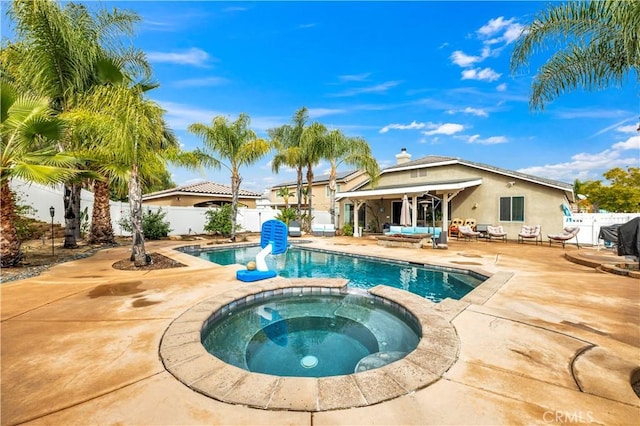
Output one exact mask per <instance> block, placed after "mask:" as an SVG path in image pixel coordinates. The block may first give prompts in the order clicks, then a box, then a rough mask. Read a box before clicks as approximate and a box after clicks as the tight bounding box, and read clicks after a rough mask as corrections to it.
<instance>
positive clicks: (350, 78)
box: [338, 72, 371, 82]
mask: <svg viewBox="0 0 640 426" xmlns="http://www.w3.org/2000/svg"><path fill="white" fill-rule="evenodd" d="M370 75H371V73H370V72H365V73H362V74H346V75H339V76H338V79H339V80H340V81H342V82H346V81H367V79H368V78H369V76H370Z"/></svg>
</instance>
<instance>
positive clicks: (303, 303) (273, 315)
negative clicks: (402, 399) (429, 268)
mask: <svg viewBox="0 0 640 426" xmlns="http://www.w3.org/2000/svg"><path fill="white" fill-rule="evenodd" d="M419 335H420V332H419V325H417V321H416V320H415V318H412V317H410V316H409V314H407V313H405V314H401V313H400V312H395V311H393V310H392V308H390V307H388V306H385V305H384V304H383V303H381V302H380V301H378V300H376V299H375V298H372V297H370V296H363V295H351V294H350V295H308V296H305V297H299V296H279V297H273V298H270V299H269V300H268V301H265V300H260V301H256V302H254V303H253V304H249V305H245V306H244V307H242V308H239V309H237V310H236V311H232V312H231V313H230V314H227V316H224V317H222V318H221V319H219V320H217V321H215V322H214V323H212V324H210V325H209V326H208V327H207V329H206V330H204V332H203V333H202V336H203V337H202V343H203V345H204V347H205V348H206V349H207V351H208V352H209V353H211V354H212V355H215V356H216V357H218V358H220V359H222V360H223V361H225V362H228V363H230V364H232V365H235V366H236V367H240V368H243V369H245V370H248V371H252V372H256V373H264V374H272V375H276V376H295V377H328V376H338V375H344V374H353V373H354V372H356V371H365V370H367V369H369V368H377V367H379V366H381V365H382V364H384V362H383V363H382V364H380V359H381V357H382V358H384V357H386V358H387V360H388V362H392V361H394V360H396V359H399V358H401V357H404V356H405V355H406V354H408V353H409V352H411V351H412V350H413V349H415V347H416V346H417V344H418V341H419ZM372 361H373V362H372Z"/></svg>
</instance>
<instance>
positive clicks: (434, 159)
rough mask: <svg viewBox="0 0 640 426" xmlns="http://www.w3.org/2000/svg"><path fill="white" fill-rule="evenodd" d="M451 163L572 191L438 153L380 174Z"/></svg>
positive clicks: (564, 185)
mask: <svg viewBox="0 0 640 426" xmlns="http://www.w3.org/2000/svg"><path fill="white" fill-rule="evenodd" d="M452 164H462V165H464V166H468V167H473V168H476V169H481V170H487V171H490V172H494V173H498V174H502V175H505V176H510V177H515V178H518V179H523V180H527V181H530V182H534V183H538V184H541V185H546V186H550V187H553V188H557V189H561V190H563V191H569V192H573V185H572V184H569V183H565V182H560V181H557V180H552V179H546V178H541V177H538V176H533V175H529V174H526V173H520V172H516V171H514V170H508V169H502V168H500V167H495V166H491V165H489V164H483V163H476V162H474V161H467V160H463V159H460V158H454V157H443V156H439V155H428V156H426V157H422V158H418V159H417V160H413V161H408V162H406V163H402V164H396V165H394V166H391V167H388V168H386V169H384V170H382V171H381V172H380V174H384V173H390V172H397V171H402V170H412V169H423V168H429V167H438V166H447V165H452Z"/></svg>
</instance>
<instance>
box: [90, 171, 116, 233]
mask: <svg viewBox="0 0 640 426" xmlns="http://www.w3.org/2000/svg"><path fill="white" fill-rule="evenodd" d="M93 197H94V198H93V214H92V216H91V230H90V231H89V239H88V242H89V244H115V242H116V239H115V237H114V235H113V227H112V226H111V209H110V206H109V181H108V180H104V181H101V180H96V181H94V183H93Z"/></svg>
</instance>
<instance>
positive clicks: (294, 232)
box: [289, 220, 302, 237]
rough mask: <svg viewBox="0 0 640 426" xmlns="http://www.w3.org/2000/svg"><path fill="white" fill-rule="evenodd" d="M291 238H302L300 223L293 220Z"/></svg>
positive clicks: (290, 230) (290, 226) (290, 231)
mask: <svg viewBox="0 0 640 426" xmlns="http://www.w3.org/2000/svg"><path fill="white" fill-rule="evenodd" d="M289 236H290V237H301V236H302V232H300V222H299V221H297V220H292V221H291V222H289Z"/></svg>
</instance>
